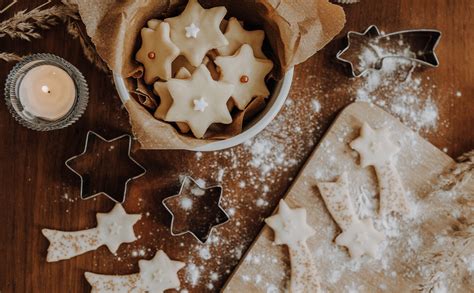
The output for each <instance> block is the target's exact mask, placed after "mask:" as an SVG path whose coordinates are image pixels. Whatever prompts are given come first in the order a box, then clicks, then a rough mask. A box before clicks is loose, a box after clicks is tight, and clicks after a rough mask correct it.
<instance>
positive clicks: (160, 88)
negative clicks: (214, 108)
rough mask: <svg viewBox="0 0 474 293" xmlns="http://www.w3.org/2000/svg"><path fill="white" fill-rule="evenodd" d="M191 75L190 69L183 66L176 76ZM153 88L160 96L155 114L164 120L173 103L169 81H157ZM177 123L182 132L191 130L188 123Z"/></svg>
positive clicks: (179, 77)
mask: <svg viewBox="0 0 474 293" xmlns="http://www.w3.org/2000/svg"><path fill="white" fill-rule="evenodd" d="M190 77H191V73H189V71H188V70H187V69H186V68H184V67H181V69H180V70H178V72H177V73H176V76H175V78H177V79H187V78H190ZM153 90H154V92H155V93H156V94H157V95H158V96H159V97H160V105H159V106H158V108H157V109H156V111H155V115H154V116H155V117H156V118H158V119H161V120H164V119H165V117H166V113H168V110H169V109H170V107H171V104H172V103H173V99H172V98H171V95H170V92H169V91H168V83H167V82H162V81H157V82H155V84H154V85H153ZM176 124H177V125H178V127H179V130H180V131H181V132H182V133H187V132H188V131H189V126H188V125H187V124H186V123H183V122H178V123H176Z"/></svg>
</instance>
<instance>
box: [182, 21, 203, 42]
mask: <svg viewBox="0 0 474 293" xmlns="http://www.w3.org/2000/svg"><path fill="white" fill-rule="evenodd" d="M184 29H185V30H186V38H194V39H196V38H197V36H198V33H199V31H200V29H199V28H198V27H197V26H196V25H195V24H194V23H191V25H189V26H187V27H185V28H184Z"/></svg>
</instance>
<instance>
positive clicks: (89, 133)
mask: <svg viewBox="0 0 474 293" xmlns="http://www.w3.org/2000/svg"><path fill="white" fill-rule="evenodd" d="M91 136H95V137H97V138H98V139H100V140H102V141H103V142H106V143H112V142H114V141H117V140H120V139H123V138H127V139H128V150H127V157H128V159H129V160H130V161H132V162H133V163H134V164H135V165H136V166H137V167H138V168H139V169H141V170H143V172H141V173H139V174H138V175H135V176H133V177H129V178H128V179H127V180H126V181H125V185H124V191H123V195H122V197H121V200H117V199H116V198H113V197H112V196H111V195H109V194H108V193H107V192H105V191H99V192H96V193H94V194H91V195H86V194H85V192H86V189H85V188H84V185H85V180H84V178H83V175H82V174H80V173H79V172H78V171H76V170H75V169H74V168H73V167H72V166H70V163H71V162H72V161H73V160H75V159H77V158H79V157H81V156H82V155H84V154H86V153H87V146H88V145H89V141H90V137H91ZM131 148H132V137H131V136H130V135H129V134H123V135H120V136H118V137H115V138H112V139H109V140H108V139H105V138H104V137H102V136H101V135H99V134H98V133H96V132H94V131H92V130H89V131H88V132H87V135H86V142H85V144H84V150H83V151H82V153H80V154H79V155H75V156H73V157H70V158H69V159H67V160H66V162H65V163H64V164H65V165H66V167H67V168H68V169H69V170H71V171H72V172H74V173H75V174H76V175H77V176H79V178H80V179H81V189H80V196H81V199H83V200H85V199H90V198H93V197H96V196H98V195H100V194H104V195H105V196H107V197H108V198H109V199H110V200H112V201H114V202H116V203H124V202H125V199H126V196H127V191H128V183H130V181H132V180H134V179H137V178H139V177H141V176H143V175H145V173H146V169H145V168H144V167H143V166H142V165H141V164H139V163H138V162H137V161H136V160H135V159H133V157H132V156H131V154H130V151H131Z"/></svg>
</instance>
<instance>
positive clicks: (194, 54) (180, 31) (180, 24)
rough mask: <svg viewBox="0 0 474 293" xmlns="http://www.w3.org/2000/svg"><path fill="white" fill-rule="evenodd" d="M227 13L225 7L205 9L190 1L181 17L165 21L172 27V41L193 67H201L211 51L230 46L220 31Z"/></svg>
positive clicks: (192, 0)
mask: <svg viewBox="0 0 474 293" xmlns="http://www.w3.org/2000/svg"><path fill="white" fill-rule="evenodd" d="M226 13H227V9H226V8H225V7H224V6H219V7H213V8H211V9H204V8H203V7H202V6H201V5H200V4H199V2H198V1H197V0H189V2H188V4H187V5H186V8H185V9H184V11H183V12H182V13H181V14H180V15H178V16H176V17H171V18H166V19H165V22H167V23H169V24H170V27H171V40H172V41H173V43H175V44H176V45H177V46H178V47H179V49H180V50H181V54H182V55H184V57H186V58H187V59H188V60H189V62H190V63H191V65H193V66H196V67H197V66H199V65H200V64H201V63H202V59H203V58H204V56H206V53H207V52H208V51H209V50H211V49H215V48H219V47H222V46H227V44H229V42H228V41H227V39H226V38H225V37H224V34H222V32H221V30H220V29H219V25H220V23H221V21H222V19H223V18H224V16H225V14H226Z"/></svg>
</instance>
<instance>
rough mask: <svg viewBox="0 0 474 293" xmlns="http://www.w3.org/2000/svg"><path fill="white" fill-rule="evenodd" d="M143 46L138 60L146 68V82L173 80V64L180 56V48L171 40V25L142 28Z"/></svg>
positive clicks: (161, 24) (163, 24)
mask: <svg viewBox="0 0 474 293" xmlns="http://www.w3.org/2000/svg"><path fill="white" fill-rule="evenodd" d="M141 37H142V46H141V48H140V50H138V52H137V55H136V59H137V61H138V62H140V63H142V64H143V66H144V67H145V76H144V79H145V82H146V83H147V84H151V83H153V82H154V81H155V80H157V79H158V78H161V79H163V80H168V79H170V78H171V62H173V60H174V59H176V57H178V56H179V49H178V47H177V46H176V45H175V44H173V42H172V41H171V39H170V25H169V24H168V23H166V22H161V23H159V24H158V25H157V26H156V28H155V29H151V28H147V27H145V28H142V30H141Z"/></svg>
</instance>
